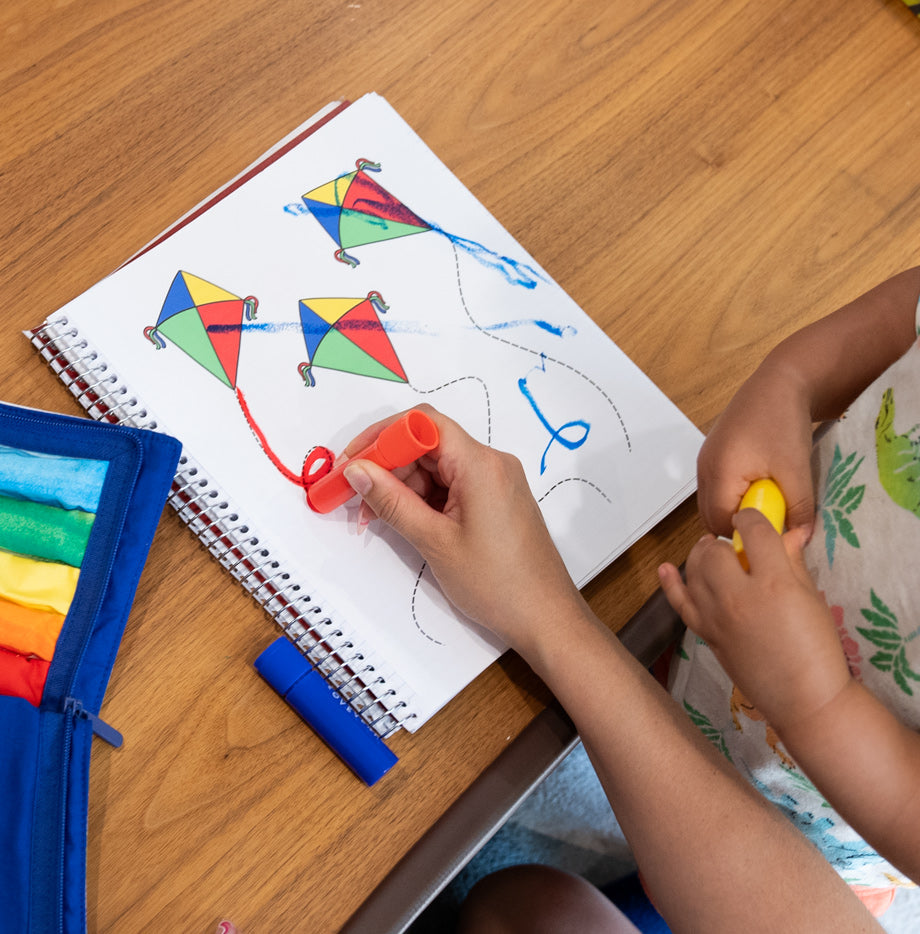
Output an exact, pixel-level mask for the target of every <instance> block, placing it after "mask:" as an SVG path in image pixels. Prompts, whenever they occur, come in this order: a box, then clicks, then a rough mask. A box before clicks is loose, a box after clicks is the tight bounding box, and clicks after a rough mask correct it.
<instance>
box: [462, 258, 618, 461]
mask: <svg viewBox="0 0 920 934" xmlns="http://www.w3.org/2000/svg"><path fill="white" fill-rule="evenodd" d="M451 247H452V248H453V251H454V267H455V269H456V273H457V291H458V292H459V293H460V304H461V305H462V306H463V310H464V311H465V312H466V316H467V318H469V321H470V324H472V325H473V327H474V328H476V330H477V331H479V333H480V334H485V336H486V337H491V338H492V340H495V341H498V342H499V343H502V344H507V345H508V346H509V347H514V348H515V349H516V350H523V351H525V352H526V353H529V354H533V355H534V356H535V357H543V358H544V359H545V360H548V361H549V362H550V363H555V364H557V365H558V366H561V367H565V369H567V370H570V371H571V372H572V373H574V374H575V375H576V376H580V377H581V378H582V379H583V380H584V381H585V382H586V383H588V384H589V385H590V386H592V387H593V388H594V389H596V390H597V391H598V392H599V393H600V394H601V395H602V396H603V397H604V398H605V399H606V400H607V404H608V405H609V406H610V408H611V409H613V412H614V414H615V415H616V417H617V420H618V421H619V423H620V428H621V429H622V430H623V437H624V438H625V439H626V450H627V453H631V452H632V439H631V438H630V437H629V430H628V429H627V428H626V423H625V422H624V421H623V416H622V415H621V414H620V410H619V409H618V408H617V406H616V403H615V402H614V401H613V399H611V398H610V396H609V395H607V392H606V390H605V389H604V388H603V387H602V386H599V385H598V384H597V383H596V382H595V381H594V380H593V379H592V378H591V377H590V376H588V375H587V373H582V371H581V370H578V369H576V368H575V367H574V366H572V364H571V363H566V362H565V361H564V360H557V359H556V358H555V357H551V356H549V354H545V353H542V351H539V350H534V349H533V348H532V347H525V346H524V345H523V344H518V343H515V341H512V340H508V338H507V337H499V335H497V334H493V333H492V332H491V331H487V330H486V329H485V328H484V327H482V325H480V324H479V322H478V321H476V319H475V318H474V317H473V315H472V313H471V312H470V310H469V308H468V307H467V305H466V296H465V295H464V294H463V283H462V281H461V279H460V253H459V252H458V250H457V245H456V244H455V243H454V242H453V241H451Z"/></svg>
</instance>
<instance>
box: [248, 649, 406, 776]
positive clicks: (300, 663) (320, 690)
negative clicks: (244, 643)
mask: <svg viewBox="0 0 920 934" xmlns="http://www.w3.org/2000/svg"><path fill="white" fill-rule="evenodd" d="M254 664H255V668H256V671H258V672H259V674H260V675H261V676H262V677H263V678H264V679H265V680H266V681H267V682H268V683H269V684H270V685H271V686H272V687H273V688H274V689H275V690H276V691H277V692H278V693H279V694H280V695H281V696H282V697H283V698H284V699H285V700H286V701H287V702H288V704H290V706H291V707H293V708H294V710H296V711H297V713H299V714H300V716H301V717H303V719H304V720H306V722H307V723H308V724H309V725H310V726H311V727H312V729H313V730H314V731H315V732H316V733H317V734H319V736H320V737H321V738H322V739H323V741H324V742H325V743H326V744H327V745H328V746H329V747H330V748H331V749H332V750H333V751H334V752H335V753H336V754H337V755H338V756H339V757H340V758H341V759H342V760H343V761H344V762H345V764H346V765H347V766H348V767H349V768H350V769H351V770H352V771H353V772H354V773H355V774H356V775H357V776H358V777H359V778H360V779H361V780H362V781H364V782H366V783H367V784H368V785H373V784H374V782H376V781H377V779H379V778H381V777H382V776H383V775H386V773H387V772H389V771H390V769H391V768H393V766H394V765H396V762H397V761H398V760H397V757H396V756H395V755H394V754H393V752H392V751H391V750H390V749H389V747H388V746H387V745H386V743H384V741H383V740H382V739H381V738H380V737H379V736H378V735H377V734H376V733H375V732H374V731H373V730H372V729H371V727H369V726H368V725H367V724H366V723H365V722H364V721H363V720H362V719H361V717H360V716H358V714H357V713H355V711H354V710H353V709H352V708H351V707H350V706H349V705H348V704H347V703H346V702H345V700H344V699H343V698H342V697H341V696H340V695H339V694H338V693H337V692H336V691H335V689H334V688H333V687H332V686H331V685H330V684H329V682H328V681H327V680H326V679H325V678H324V677H323V676H322V674H321V673H320V672H319V671H317V669H316V668H315V667H314V666H313V665H312V664H311V663H310V661H309V659H307V658H306V657H305V656H304V655H303V653H302V652H301V651H300V650H299V649H298V648H297V646H295V645H294V644H293V643H292V642H291V641H290V640H289V639H287V638H286V637H284V636H280V637H279V638H277V639H276V640H275V641H274V642H273V643H272V644H271V645H270V646H269V647H268V648H267V649H266V650H265V651H264V652H262V654H261V655H260V656H259V657H258V658H257V659H256V660H255V662H254Z"/></svg>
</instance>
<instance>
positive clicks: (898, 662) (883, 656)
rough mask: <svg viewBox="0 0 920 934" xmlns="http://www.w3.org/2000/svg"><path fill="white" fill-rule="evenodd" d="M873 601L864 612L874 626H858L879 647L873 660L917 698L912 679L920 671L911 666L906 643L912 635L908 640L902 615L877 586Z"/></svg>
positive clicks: (870, 660)
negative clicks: (900, 623) (902, 627)
mask: <svg viewBox="0 0 920 934" xmlns="http://www.w3.org/2000/svg"><path fill="white" fill-rule="evenodd" d="M869 601H870V603H871V607H865V608H863V609H862V610H861V611H860V612H861V613H862V615H863V617H864V618H865V619H866V620H867V621H868V622H869V623H870V624H871V625H870V626H858V627H857V629H856V631H857V632H858V633H859V634H860V635H861V636H862V637H863V638H865V639H868V640H869V641H870V642H871V643H872V644H873V645H874V646H875V647H876V648H877V649H878V651H877V652H876V653H875V655H873V656H872V657H871V658H870V659H869V662H870V663H871V664H872V665H874V666H875V667H876V668H877V669H878V670H879V671H884V672H891V676H892V677H893V678H894V681H895V684H897V686H898V687H899V688H900V689H901V690H902V691H903V692H904V693H905V694H907V695H908V697H913V696H914V691H913V688H912V687H911V684H910V682H911V681H920V674H918V673H917V672H916V671H914V670H913V668H911V667H910V662H909V661H908V659H907V652H906V650H905V643H906V642H907V641H908V640H909V639H910V638H911V637H908V639H905V638H904V637H903V636H902V635H901V633H900V631H899V628H898V618H897V617H896V616H895V615H894V613H892V612H891V610H890V609H889V608H888V606H887V604H886V603H885V602H884V601H883V600H882V599H881V597H879V595H878V594H877V593H876V592H875V590H874V589H873V590H872V591H871V593H870V595H869Z"/></svg>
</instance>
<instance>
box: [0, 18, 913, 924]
mask: <svg viewBox="0 0 920 934" xmlns="http://www.w3.org/2000/svg"><path fill="white" fill-rule="evenodd" d="M0 43H2V45H0V52H2V54H0V127H2V135H0V237H2V240H0V242H2V250H0V302H2V315H3V317H2V321H3V324H4V329H3V332H2V334H0V398H3V399H4V400H6V401H9V402H15V403H21V404H25V405H31V406H36V407H41V408H48V409H54V410H57V411H62V412H68V413H76V412H77V411H78V407H77V405H76V403H75V402H74V401H73V399H72V398H71V397H70V396H69V394H68V393H67V392H66V390H65V389H64V388H63V387H62V386H60V385H59V384H58V383H57V381H56V380H55V379H54V378H53V377H52V375H51V374H50V372H49V371H48V370H47V369H45V367H44V366H43V365H41V364H40V362H39V360H38V357H37V355H36V354H35V352H34V351H33V350H32V349H31V347H30V345H29V344H28V342H27V341H26V339H25V338H24V337H22V336H21V335H20V333H19V332H20V331H21V330H22V329H23V328H26V327H29V326H32V325H36V324H38V323H39V322H40V321H41V320H42V319H43V318H44V317H45V316H46V315H47V314H49V313H51V312H53V311H54V310H56V309H57V308H58V307H60V306H61V305H63V304H64V303H65V302H67V301H68V300H69V299H71V298H73V297H74V296H76V295H77V294H79V293H80V292H82V291H83V290H85V289H86V288H88V287H89V286H91V285H92V284H93V283H94V282H96V281H97V280H98V279H100V278H101V277H103V276H105V275H106V274H107V273H109V272H111V271H112V270H113V269H114V268H115V267H116V266H117V265H118V264H119V263H120V262H122V261H123V260H125V259H126V258H127V257H128V256H130V255H131V253H132V252H134V251H135V250H136V249H138V248H139V247H140V246H142V245H143V244H144V243H146V242H147V241H148V240H150V239H151V238H152V237H153V236H155V235H156V234H157V233H158V232H159V231H160V230H161V229H162V228H164V227H165V226H167V225H168V224H169V223H171V222H172V221H173V220H175V219H176V218H177V217H179V216H180V215H181V214H183V213H184V212H185V211H187V210H188V209H189V208H191V207H192V206H194V205H195V204H196V203H197V202H198V201H199V200H201V199H202V198H204V197H205V196H207V195H208V194H209V193H210V192H211V191H213V190H214V189H215V188H217V187H218V186H219V185H221V184H222V183H224V182H225V181H227V180H228V179H229V178H231V177H232V176H233V175H235V174H236V173H237V172H238V171H240V170H241V169H242V168H244V167H245V166H246V165H248V164H249V163H250V162H251V161H252V160H253V159H255V158H256V157H257V156H258V155H259V154H260V153H261V152H263V151H264V150H265V149H267V148H268V147H269V146H270V145H272V144H273V143H274V142H276V141H277V140H278V139H280V138H281V137H282V136H284V135H285V134H286V133H287V132H289V131H290V130H291V129H293V128H294V127H295V126H296V125H297V124H299V123H300V122H301V121H303V120H305V119H306V118H307V117H309V116H310V115H311V114H312V113H314V112H315V111H316V110H318V109H319V108H320V107H321V106H323V105H324V104H326V103H327V102H328V101H330V100H334V99H339V98H348V99H355V98H357V97H358V96H360V95H361V94H363V93H364V92H366V91H377V92H379V93H381V94H383V95H384V96H385V97H386V98H387V99H388V100H389V101H390V102H391V103H392V104H393V105H394V106H395V107H396V109H397V110H398V111H399V112H400V113H401V114H402V116H403V117H404V118H405V119H406V120H407V121H408V122H409V123H410V124H411V125H412V126H413V127H414V128H415V129H416V131H417V132H418V133H419V134H420V135H421V136H422V138H423V139H425V140H426V142H427V143H428V144H429V145H430V146H431V147H432V149H433V150H434V151H435V152H436V153H437V154H438V155H439V156H440V157H441V158H442V159H443V160H444V161H445V162H446V164H447V165H448V166H449V167H450V168H451V169H452V170H453V171H454V172H455V173H456V174H457V175H458V176H459V178H460V179H461V180H462V181H463V182H464V183H465V184H466V185H467V186H468V187H469V188H470V189H471V190H472V191H473V192H474V194H476V195H477V197H479V198H480V200H482V201H483V203H484V204H485V205H486V206H487V207H488V208H489V209H490V210H491V211H492V212H493V213H494V214H495V215H496V216H497V217H498V219H499V220H500V221H501V222H502V223H503V224H504V225H505V226H506V227H507V228H508V229H509V230H510V231H511V232H512V233H513V234H514V235H515V236H516V237H517V239H518V240H520V241H521V243H522V244H523V245H524V246H525V247H526V248H527V249H528V250H529V251H530V252H531V253H532V254H533V255H534V256H535V257H536V258H537V260H538V261H539V262H540V263H541V264H542V265H543V266H544V267H545V268H546V269H547V270H548V271H549V272H550V273H551V274H552V275H553V276H554V277H555V278H556V279H557V280H558V281H559V283H560V284H561V285H562V286H563V287H564V288H565V289H566V290H567V291H568V292H569V293H570V294H571V295H572V297H573V298H574V299H575V301H576V302H578V303H579V304H580V305H581V306H582V307H583V308H584V309H585V310H586V311H587V313H588V314H589V315H591V316H592V317H593V318H594V319H595V320H596V321H597V322H598V323H599V324H600V325H601V326H602V327H603V328H604V329H605V330H606V332H607V333H608V334H609V335H610V336H611V337H612V338H613V339H614V340H615V341H616V342H617V343H618V344H619V345H620V346H621V347H622V348H623V349H624V350H625V351H626V352H627V353H628V354H629V355H630V356H631V357H632V358H633V359H634V360H635V361H636V363H637V364H639V366H641V367H642V368H643V369H644V370H645V371H646V372H647V373H648V374H649V375H650V376H651V377H652V379H653V380H655V382H657V383H658V385H660V386H661V387H662V389H663V390H664V391H665V392H666V393H667V394H668V395H669V396H670V397H671V398H672V399H673V400H674V401H675V402H676V403H677V404H678V405H679V406H680V407H681V408H682V409H683V411H684V412H685V413H686V414H687V415H688V416H689V417H690V418H691V419H692V420H693V421H694V422H695V423H696V424H697V425H698V426H699V427H700V428H701V429H703V430H706V429H707V428H708V427H709V426H710V425H711V424H712V422H713V420H714V419H715V417H716V416H717V414H718V412H719V411H720V409H721V408H722V406H723V405H724V404H725V403H726V401H727V400H728V399H729V397H730V396H731V394H732V392H733V391H734V390H735V389H736V388H737V386H738V385H739V383H740V382H741V381H742V380H743V379H744V378H745V376H746V375H747V374H748V373H749V372H750V371H751V370H752V369H753V368H754V366H755V365H756V364H757V362H758V361H759V359H760V358H761V357H762V356H763V354H764V353H765V352H766V351H767V350H768V349H769V348H770V347H771V346H772V345H773V344H774V343H775V342H776V341H777V340H779V339H780V338H781V337H783V336H784V335H786V334H788V333H789V332H791V331H792V330H794V329H796V328H797V327H799V326H800V325H802V324H804V323H806V322H807V321H810V320H813V319H815V318H817V317H819V316H821V315H823V314H825V313H827V312H829V311H831V310H833V309H834V308H835V307H837V306H838V305H839V304H841V303H843V302H845V301H846V300H848V299H850V298H852V297H855V296H856V295H857V294H859V293H860V292H862V291H864V290H865V289H867V288H869V287H870V286H871V285H873V284H875V283H876V282H878V281H880V280H881V279H883V278H885V277H886V276H888V275H890V274H892V273H894V272H896V271H898V270H900V269H902V268H904V267H906V266H908V265H911V264H913V263H915V262H916V261H917V252H918V251H917V245H918V239H920V237H918V235H920V181H918V179H920V175H918V170H917V167H916V165H917V162H916V149H917V141H918V139H920V99H918V93H917V88H918V85H917V75H918V74H920V23H918V22H917V21H916V20H915V19H914V17H912V16H911V15H910V13H909V12H908V11H907V9H906V8H905V7H904V5H903V4H902V3H901V2H900V0H841V2H839V3H836V4H828V3H826V2H812V0H775V2H772V3H750V2H743V0H655V2H653V0H626V2H618V3H609V2H606V0H603V2H602V0H542V2H523V0H440V2H438V3H424V2H419V0H355V2H333V0H312V2H310V3H303V2H295V0H271V2H269V0H194V2H193V0H54V2H51V0H5V2H4V3H3V5H2V9H0ZM699 530H700V528H699V525H698V522H697V519H696V517H695V507H694V504H693V503H692V502H689V503H687V504H686V505H684V506H683V507H681V508H680V509H678V510H677V512H676V513H675V514H674V515H673V516H671V517H669V518H668V519H667V520H665V521H664V522H663V523H662V524H661V525H660V526H659V527H658V528H657V529H655V530H654V531H653V532H652V533H650V534H649V535H648V536H646V537H645V538H644V539H643V540H642V541H641V542H640V543H638V544H637V545H636V546H634V547H633V548H632V549H631V550H630V551H629V552H628V553H627V554H626V555H625V556H623V558H621V559H620V560H619V561H617V562H616V563H615V564H614V565H613V566H612V567H610V568H609V569H608V570H607V571H606V572H604V573H603V574H602V575H601V576H600V577H599V578H598V579H596V580H595V581H594V582H592V584H590V585H589V586H588V587H587V588H586V593H587V595H588V596H589V599H590V600H591V603H592V605H593V606H594V607H595V609H596V610H597V611H598V612H599V613H600V614H601V616H602V617H603V618H604V619H605V620H606V621H607V622H609V624H610V625H611V626H612V627H614V628H619V627H620V626H622V625H623V624H624V623H625V621H626V620H627V619H628V618H629V616H630V615H631V614H632V613H633V612H634V611H635V610H636V609H637V608H638V607H639V606H640V605H641V604H642V602H643V601H644V600H645V599H646V598H647V597H648V596H649V595H650V594H651V593H652V592H653V591H654V589H655V587H656V576H655V568H656V566H657V564H658V562H659V561H661V560H663V559H669V560H675V561H680V560H682V559H683V558H684V556H685V555H686V552H687V551H688V550H689V547H690V545H691V543H692V542H693V541H694V540H695V538H696V536H697V535H698V534H699ZM274 634H275V631H274V629H273V626H272V624H271V622H270V621H269V620H268V618H267V617H266V616H265V615H264V614H263V612H262V611H261V610H259V609H258V607H257V606H256V605H255V604H254V603H253V602H252V601H251V600H250V598H249V597H248V596H246V595H245V594H244V592H243V591H242V590H241V589H240V588H239V587H238V586H237V585H235V584H234V583H233V582H232V581H231V580H230V579H229V578H228V577H227V576H226V575H225V574H224V572H222V571H221V570H220V569H219V568H218V566H217V564H216V562H215V561H213V560H212V559H211V558H209V557H208V556H207V554H206V553H205V551H204V549H203V548H202V547H201V546H200V545H199V544H198V542H197V540H196V539H194V537H193V536H192V535H191V534H190V533H189V532H188V531H187V530H186V529H185V527H184V526H183V525H182V524H181V523H180V522H179V520H178V519H177V517H176V516H175V515H173V514H172V513H170V512H168V513H166V514H164V517H163V521H162V524H161V527H160V530H159V532H158V535H157V538H156V540H155V542H154V544H153V549H152V551H151V555H150V560H149V562H148V565H147V568H146V571H145V573H144V577H143V579H142V583H141V586H140V589H139V592H138V596H137V600H136V603H135V606H134V610H133V612H132V615H131V618H130V621H129V624H128V628H127V632H126V634H125V638H124V641H123V643H122V647H121V651H120V653H119V656H118V661H117V663H116V666H115V671H114V675H113V678H112V682H111V685H110V689H109V692H108V695H107V698H106V702H105V705H104V707H103V710H102V713H103V716H104V717H105V718H106V719H107V720H108V721H109V722H111V723H113V724H114V725H115V726H117V727H118V728H119V729H121V730H122V731H123V732H124V734H125V737H126V741H125V746H124V747H123V748H122V749H120V750H112V749H110V748H108V747H105V746H103V745H102V744H97V747H96V748H95V750H94V757H93V772H92V780H91V809H90V842H89V851H88V901H89V925H90V930H92V931H113V932H137V931H169V932H180V931H181V932H209V931H212V930H214V929H215V927H216V924H217V922H218V921H219V920H220V919H221V918H222V917H227V918H230V919H232V920H233V921H234V922H235V923H236V924H237V925H239V926H240V928H241V929H242V931H244V932H245V934H263V932H272V934H277V932H282V934H283V932H300V931H304V932H326V931H335V930H337V929H338V928H339V927H340V926H341V925H342V924H343V923H344V921H345V920H346V919H347V918H348V917H349V915H350V914H351V913H352V912H353V911H354V910H355V909H356V908H357V907H358V906H359V905H360V904H361V902H362V901H363V899H364V898H365V897H366V896H367V894H368V893H369V892H370V891H371V890H372V889H373V888H374V887H375V886H376V885H377V884H378V883H380V881H381V880H382V879H384V878H385V876H386V874H387V872H388V870H389V868H390V867H391V866H392V865H393V864H394V863H395V862H396V861H397V860H398V859H399V858H400V857H401V856H402V855H403V853H405V852H406V850H407V849H408V848H409V847H410V846H411V845H412V844H413V843H414V842H415V841H416V840H417V839H418V838H419V837H420V836H421V834H422V833H424V831H425V830H426V829H427V828H428V827H429V826H430V825H431V824H432V823H433V822H435V821H436V820H437V818H438V816H439V814H441V813H442V812H443V811H444V809H445V808H446V807H448V806H449V805H450V804H451V802H452V801H454V800H455V799H456V797H457V796H458V795H459V794H460V793H461V792H462V791H463V790H464V789H465V788H466V787H468V786H469V784H470V783H471V782H473V781H474V780H475V779H476V777H477V775H478V774H479V773H480V772H481V771H482V769H483V768H484V767H485V766H486V765H487V764H488V763H489V762H491V761H492V760H493V759H494V758H495V756H496V755H497V754H498V753H499V752H500V751H501V750H502V749H504V748H505V747H506V746H507V744H508V743H510V742H512V741H513V740H514V738H515V736H517V735H518V734H519V733H520V731H521V730H522V729H523V727H524V726H525V725H526V724H527V723H528V722H529V721H530V720H531V719H532V718H533V717H534V716H535V715H536V713H537V712H539V711H540V710H541V709H542V708H543V707H544V705H545V704H546V702H547V699H548V694H547V692H546V689H545V688H544V687H543V686H542V685H541V684H540V683H539V682H538V681H537V679H536V678H535V677H534V676H533V675H532V673H530V672H529V670H528V669H527V668H526V666H525V665H523V663H521V661H520V660H519V659H517V658H516V657H514V656H506V657H505V658H504V659H503V660H502V661H500V662H498V663H496V664H495V665H493V666H492V667H491V668H490V669H489V670H488V671H487V672H486V673H485V674H484V675H483V676H482V677H480V678H479V679H477V681H476V682H475V683H474V684H473V685H472V686H471V687H470V688H468V689H467V690H466V691H464V692H463V694H461V695H460V697H458V698H457V699H456V700H455V701H454V702H453V703H451V704H450V705H449V707H448V708H447V709H445V710H444V711H442V712H441V713H440V714H438V715H437V716H436V717H435V718H434V719H433V720H432V721H431V722H430V723H429V724H427V725H426V726H425V727H424V728H423V729H422V730H421V731H420V732H419V733H418V734H416V735H415V736H408V735H400V736H397V737H396V738H395V739H394V741H393V742H392V746H393V748H394V750H395V751H396V753H397V754H398V755H399V756H400V759H401V761H400V763H399V765H398V767H397V768H396V769H395V770H394V771H393V772H392V773H391V774H390V775H389V776H387V777H386V778H385V779H384V780H383V781H381V782H380V783H379V784H378V785H377V786H376V787H374V788H372V789H367V788H365V787H364V786H363V785H361V784H360V782H358V781H357V780H356V779H354V778H353V777H352V776H351V774H350V773H349V772H348V771H347V770H346V769H345V767H344V766H343V765H342V764H341V763H340V762H339V761H338V760H337V759H336V758H335V757H334V756H333V755H332V754H331V753H330V752H328V751H327V750H326V749H325V747H324V746H323V745H322V743H321V742H320V741H319V740H317V739H316V738H315V737H314V736H313V735H312V734H311V733H310V732H309V730H307V728H306V727H305V726H304V725H303V724H302V723H301V722H300V721H299V720H298V719H297V718H296V716H295V715H294V714H293V713H292V712H291V711H290V710H289V709H288V708H287V707H286V706H285V705H284V704H283V702H282V701H281V700H280V699H279V698H278V697H277V696H275V695H273V694H272V692H271V691H270V690H268V689H267V688H266V686H265V685H264V684H263V683H262V682H261V681H260V679H259V678H258V677H257V675H256V674H255V672H254V670H253V668H252V660H253V658H254V657H255V656H256V655H257V654H258V652H259V651H260V650H261V649H262V648H263V647H264V646H265V645H267V643H268V642H269V641H270V640H271V639H272V638H273V636H274ZM564 644H565V633H564V632H560V650H563V647H564ZM626 715H628V712H626V711H624V716H626Z"/></svg>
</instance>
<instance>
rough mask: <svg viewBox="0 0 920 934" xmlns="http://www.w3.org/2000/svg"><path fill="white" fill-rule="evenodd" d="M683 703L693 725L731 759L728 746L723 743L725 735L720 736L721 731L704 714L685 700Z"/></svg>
mask: <svg viewBox="0 0 920 934" xmlns="http://www.w3.org/2000/svg"><path fill="white" fill-rule="evenodd" d="M683 703H684V710H686V711H687V715H688V716H689V717H690V719H691V720H692V721H693V725H694V726H695V727H696V728H697V729H698V730H699V731H700V732H701V733H702V734H703V736H705V737H706V739H708V740H709V742H710V743H712V744H713V746H715V747H716V749H718V750H719V751H720V752H721V753H722V755H723V756H725V758H726V759H728V761H729V762H731V761H732V757H731V753H730V752H729V751H728V746H726V745H725V737H723V736H722V731H721V730H718V729H716V727H714V726H713V725H712V721H711V720H710V719H709V717H707V716H706V715H705V714H702V713H700V711H698V710H697V709H696V708H695V707H693V706H692V705H690V704H688V703H687V702H686V701H684V702H683Z"/></svg>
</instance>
